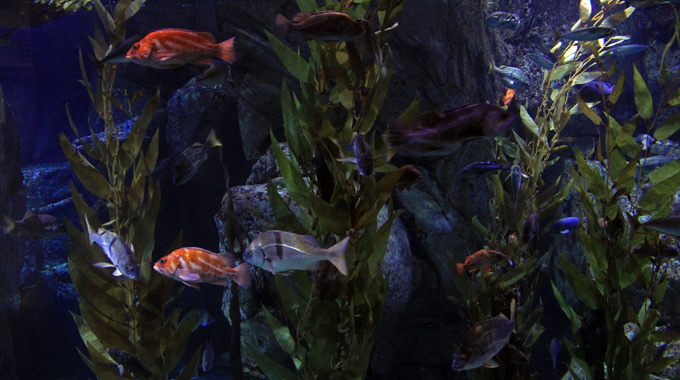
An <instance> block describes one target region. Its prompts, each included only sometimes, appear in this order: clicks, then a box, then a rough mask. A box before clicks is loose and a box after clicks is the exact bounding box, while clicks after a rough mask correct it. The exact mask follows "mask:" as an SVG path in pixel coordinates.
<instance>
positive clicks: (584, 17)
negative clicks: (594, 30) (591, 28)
mask: <svg viewBox="0 0 680 380" xmlns="http://www.w3.org/2000/svg"><path fill="white" fill-rule="evenodd" d="M591 12H592V7H591V5H590V0H581V3H580V4H579V6H578V14H579V19H581V22H587V21H588V20H589V19H590V13H591Z"/></svg>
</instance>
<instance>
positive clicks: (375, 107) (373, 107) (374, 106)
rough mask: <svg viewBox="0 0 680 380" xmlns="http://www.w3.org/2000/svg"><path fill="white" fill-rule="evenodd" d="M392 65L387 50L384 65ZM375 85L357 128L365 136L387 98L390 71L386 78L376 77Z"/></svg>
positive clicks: (389, 52)
mask: <svg viewBox="0 0 680 380" xmlns="http://www.w3.org/2000/svg"><path fill="white" fill-rule="evenodd" d="M391 63H392V52H391V51H389V50H388V54H387V56H386V57H385V65H386V66H388V67H389V66H390V65H391ZM377 77H378V79H377V83H376V84H375V87H374V88H373V92H372V96H369V99H367V102H368V105H369V107H368V111H367V112H366V114H365V115H364V117H363V119H362V121H361V127H359V133H361V134H366V133H368V131H370V130H371V128H373V124H374V123H375V119H376V118H377V117H378V113H379V112H380V109H381V108H382V105H383V103H384V102H385V99H386V98H387V89H388V87H389V84H390V79H391V78H392V70H389V72H388V74H387V77H386V78H383V77H382V76H377Z"/></svg>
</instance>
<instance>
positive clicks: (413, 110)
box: [399, 93, 420, 125]
mask: <svg viewBox="0 0 680 380" xmlns="http://www.w3.org/2000/svg"><path fill="white" fill-rule="evenodd" d="M419 110H420V97H419V96H418V94H417V93H416V96H415V97H414V98H413V100H412V101H411V104H409V106H408V107H407V108H406V109H405V110H404V112H402V113H401V115H399V120H401V121H402V122H404V123H406V124H408V125H412V124H415V122H416V120H417V119H418V111H419Z"/></svg>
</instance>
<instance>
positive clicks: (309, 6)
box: [296, 0, 318, 13]
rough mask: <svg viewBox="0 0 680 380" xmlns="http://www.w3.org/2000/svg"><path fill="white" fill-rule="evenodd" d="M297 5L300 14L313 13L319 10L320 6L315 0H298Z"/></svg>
mask: <svg viewBox="0 0 680 380" xmlns="http://www.w3.org/2000/svg"><path fill="white" fill-rule="evenodd" d="M296 3H297V5H298V8H300V12H303V13H311V12H314V11H315V10H317V8H318V5H317V4H316V1H314V0H296Z"/></svg>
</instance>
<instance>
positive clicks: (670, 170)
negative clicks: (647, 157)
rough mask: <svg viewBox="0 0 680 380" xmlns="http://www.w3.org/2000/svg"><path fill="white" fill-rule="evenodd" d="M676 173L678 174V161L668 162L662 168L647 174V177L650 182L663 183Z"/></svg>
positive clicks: (679, 170) (679, 165)
mask: <svg viewBox="0 0 680 380" xmlns="http://www.w3.org/2000/svg"><path fill="white" fill-rule="evenodd" d="M643 162H644V161H643ZM678 173H680V160H677V161H672V162H669V163H667V164H666V165H664V166H662V167H659V168H656V169H654V170H653V171H652V172H651V173H649V176H648V177H649V180H650V181H652V182H663V181H665V180H666V179H668V178H670V177H673V176H674V175H676V174H678Z"/></svg>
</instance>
